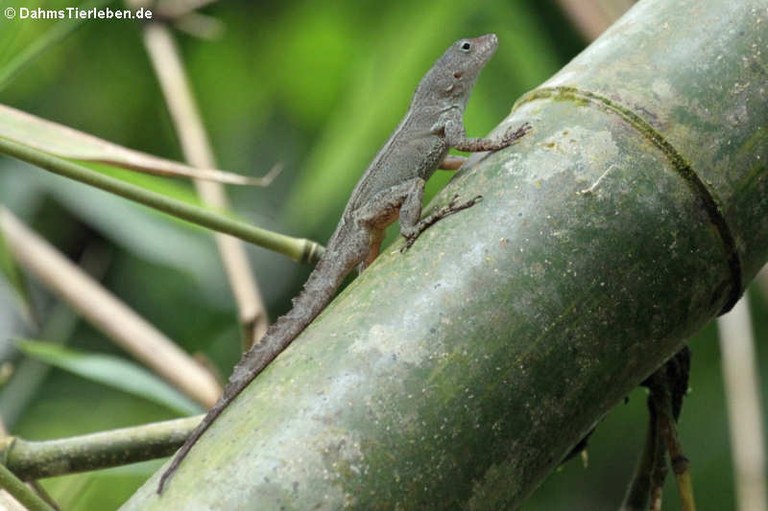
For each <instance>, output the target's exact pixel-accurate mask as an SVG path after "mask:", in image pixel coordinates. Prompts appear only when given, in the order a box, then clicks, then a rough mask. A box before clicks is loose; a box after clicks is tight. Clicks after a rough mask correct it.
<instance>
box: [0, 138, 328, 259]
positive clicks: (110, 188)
mask: <svg viewBox="0 0 768 511" xmlns="http://www.w3.org/2000/svg"><path fill="white" fill-rule="evenodd" d="M0 154H6V155H8V156H12V157H14V158H17V159H19V160H21V161H25V162H27V163H30V164H32V165H35V166H37V167H40V168H42V169H45V170H47V171H49V172H53V173H55V174H59V175H61V176H64V177H66V178H69V179H73V180H75V181H79V182H81V183H84V184H87V185H89V186H93V187H95V188H100V189H102V190H104V191H107V192H110V193H113V194H115V195H119V196H120V197H124V198H126V199H129V200H132V201H134V202H138V203H139V204H143V205H145V206H149V207H151V208H154V209H157V210H159V211H162V212H164V213H168V214H169V215H173V216H176V217H178V218H181V219H183V220H187V221H188V222H192V223H195V224H198V225H201V226H203V227H207V228H209V229H213V230H214V231H218V232H222V233H225V234H230V235H232V236H235V237H236V238H240V239H242V240H243V241H247V242H249V243H253V244H254V245H258V246H260V247H263V248H266V249H268V250H273V251H275V252H278V253H280V254H283V255H286V256H288V257H290V258H291V259H293V260H295V261H300V262H316V261H317V260H318V259H319V258H320V256H321V255H322V250H323V249H322V247H321V246H320V245H318V244H317V243H314V242H312V241H309V240H305V239H299V238H292V237H290V236H285V235H284V234H279V233H276V232H272V231H268V230H266V229H261V228H259V227H256V226H253V225H250V224H247V223H245V222H242V221H239V220H236V219H234V218H231V217H228V216H225V215H222V214H220V213H216V212H214V211H211V210H209V209H206V208H203V207H200V206H195V205H193V204H187V203H186V202H182V201H179V200H176V199H172V198H170V197H166V196H164V195H162V194H159V193H157V192H153V191H151V190H146V189H144V188H142V187H140V186H136V185H134V184H131V183H128V182H125V181H122V180H120V179H116V178H113V177H110V176H107V175H104V174H101V173H99V172H96V171H94V170H91V169H89V168H87V167H84V166H82V165H78V164H76V163H73V162H71V161H68V160H65V159H63V158H58V157H56V156H53V155H50V154H48V153H43V152H40V151H37V150H35V149H32V148H29V147H27V146H25V145H22V144H19V143H17V142H14V141H12V140H8V139H4V138H0Z"/></svg>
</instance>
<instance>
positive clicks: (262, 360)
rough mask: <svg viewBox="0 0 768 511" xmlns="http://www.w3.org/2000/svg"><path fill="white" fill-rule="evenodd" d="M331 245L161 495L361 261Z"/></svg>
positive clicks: (239, 371) (240, 367) (237, 373)
mask: <svg viewBox="0 0 768 511" xmlns="http://www.w3.org/2000/svg"><path fill="white" fill-rule="evenodd" d="M328 245H329V247H328V250H327V251H326V254H325V256H324V257H323V258H322V259H321V260H320V262H319V263H318V264H317V266H316V267H315V269H314V271H313V272H312V273H311V274H310V276H309V278H308V279H307V282H306V283H305V284H304V289H303V290H302V292H301V293H299V295H298V296H297V297H296V298H294V299H293V308H292V309H291V310H290V311H289V312H288V313H287V314H285V315H283V316H281V317H280V318H279V319H278V320H277V321H276V322H275V323H274V324H273V325H272V326H270V327H269V329H267V332H266V334H265V335H264V337H263V338H262V339H261V341H259V342H258V343H256V344H254V345H253V346H252V347H251V349H249V350H248V351H247V352H246V353H245V355H244V356H243V358H242V359H241V360H240V362H238V364H237V365H236V366H235V369H234V371H233V373H232V376H231V377H230V379H229V383H228V384H227V386H226V387H225V388H224V392H223V394H222V396H221V397H220V398H219V400H218V401H217V402H216V404H214V405H213V407H212V408H211V409H210V410H208V413H207V414H206V415H205V417H203V420H202V421H201V422H200V424H199V425H198V426H197V427H196V428H195V429H194V430H193V431H192V433H191V434H190V435H189V437H188V438H187V440H186V442H184V445H182V446H181V448H180V449H179V450H178V451H177V452H176V455H175V456H174V457H173V460H171V464H170V465H169V466H168V468H167V469H166V470H165V472H163V475H162V476H160V482H159V483H158V486H157V493H158V494H161V493H162V492H163V489H164V487H165V484H166V483H167V482H168V480H169V479H170V478H171V476H172V475H173V473H174V472H175V471H176V469H177V468H178V467H179V465H180V464H181V462H182V461H183V460H184V458H186V456H187V454H188V453H189V451H190V449H191V448H192V446H193V445H194V444H195V443H196V442H197V440H198V439H199V438H200V437H201V436H202V435H203V433H205V431H206V430H207V429H208V427H209V426H210V425H211V424H212V423H213V421H214V420H215V419H216V418H217V417H218V416H219V415H221V413H222V412H223V411H224V409H225V408H226V407H227V405H229V403H231V402H232V400H233V399H234V398H236V397H237V396H238V395H239V394H240V393H241V392H242V391H243V390H244V389H245V388H246V387H247V386H248V384H249V383H250V382H251V381H253V379H254V378H255V377H256V376H257V375H258V374H259V373H260V372H261V371H262V370H263V369H264V368H265V367H266V366H267V365H268V364H269V363H270V362H272V360H274V359H275V358H276V357H277V356H278V355H279V354H280V353H281V352H282V351H283V350H284V349H285V348H286V347H288V345H289V344H290V343H291V342H292V341H293V340H294V339H295V338H296V337H297V336H298V335H299V334H300V333H301V332H302V330H304V329H305V328H306V327H307V325H309V323H311V322H312V320H313V319H315V318H316V317H317V316H318V314H320V312H322V310H323V309H324V308H325V307H326V306H327V305H328V303H329V302H330V301H331V299H332V298H333V296H334V293H335V291H336V289H338V287H339V286H340V285H341V282H342V281H343V280H344V277H346V276H347V274H348V273H349V272H350V271H352V269H353V268H354V267H355V265H356V264H357V263H358V262H359V260H360V258H358V257H356V254H355V257H337V256H336V254H332V253H331V252H332V247H331V243H329V244H328ZM329 255H330V257H329Z"/></svg>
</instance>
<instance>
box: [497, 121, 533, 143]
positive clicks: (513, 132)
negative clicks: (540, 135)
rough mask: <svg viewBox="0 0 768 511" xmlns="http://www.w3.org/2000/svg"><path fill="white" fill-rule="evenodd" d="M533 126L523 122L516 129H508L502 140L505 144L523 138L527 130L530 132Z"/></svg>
mask: <svg viewBox="0 0 768 511" xmlns="http://www.w3.org/2000/svg"><path fill="white" fill-rule="evenodd" d="M532 129H533V128H532V127H531V125H530V124H529V123H527V122H526V123H523V125H522V126H520V127H519V128H517V129H509V130H507V132H506V133H504V137H503V141H504V144H506V145H511V144H513V143H514V142H516V141H517V140H519V139H521V138H523V137H524V136H525V135H526V134H528V132H530V131H531V130H532Z"/></svg>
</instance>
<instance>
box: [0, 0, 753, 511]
mask: <svg viewBox="0 0 768 511" xmlns="http://www.w3.org/2000/svg"><path fill="white" fill-rule="evenodd" d="M22 5H25V6H28V7H30V8H33V7H37V6H42V7H46V8H59V7H65V6H72V5H81V3H80V2H77V1H75V0H71V1H58V0H56V1H53V0H52V1H47V2H16V1H13V0H11V1H8V0H4V1H0V9H5V8H6V7H8V6H12V7H16V8H18V7H21V6H22ZM109 5H110V6H111V7H113V8H122V7H123V6H122V4H119V3H116V2H111V3H109ZM1 12H2V11H0V13H1ZM203 12H204V13H205V14H208V15H211V16H213V17H215V18H217V19H218V20H220V21H221V22H222V23H223V26H224V31H223V33H222V34H221V35H220V36H219V37H217V38H216V39H214V40H211V41H205V40H200V39H198V38H194V37H191V36H189V35H185V34H179V36H178V40H179V43H180V46H181V49H182V53H183V56H184V59H185V62H186V65H187V66H188V67H187V70H188V74H189V77H190V79H191V81H192V83H193V86H194V91H195V94H196V97H197V100H198V101H199V105H200V109H201V111H202V115H203V117H204V120H205V123H206V125H207V128H208V131H209V135H210V137H211V139H212V142H213V146H214V148H215V151H216V153H217V156H218V158H219V163H220V165H219V166H220V167H221V168H224V169H226V170H230V171H235V172H239V173H243V174H249V175H260V174H262V173H264V172H266V171H267V170H268V169H269V168H270V167H271V165H272V164H273V163H274V162H276V161H283V162H285V164H286V171H285V172H284V173H283V174H282V175H281V176H280V177H279V178H278V180H277V181H276V182H275V183H274V184H273V185H272V186H271V187H270V188H268V189H253V188H247V189H246V188H240V189H230V191H231V196H232V198H233V203H234V207H235V209H236V210H237V211H238V212H239V213H241V214H243V215H244V216H245V217H247V218H249V219H250V220H251V221H252V222H254V223H256V224H258V225H261V226H264V227H267V228H271V229H275V230H278V231H282V232H285V233H287V234H291V235H297V236H305V237H312V238H316V239H318V240H321V241H322V240H325V239H326V237H327V236H328V235H329V233H330V232H331V230H332V229H333V227H334V225H335V222H336V219H337V216H338V214H339V213H340V211H341V209H342V208H343V206H344V202H345V199H346V197H347V196H348V194H349V192H350V190H351V188H352V186H353V185H354V182H355V181H356V179H357V177H358V176H359V175H360V173H361V172H362V171H363V170H364V169H365V167H366V164H367V162H368V161H369V160H370V158H371V157H372V156H373V155H374V154H375V153H376V151H377V150H378V148H379V146H380V145H381V144H382V143H383V141H384V140H385V139H386V137H387V135H388V134H389V132H390V131H391V130H392V129H393V128H394V126H395V125H396V124H397V122H398V121H399V119H400V117H401V116H402V114H403V113H404V112H405V110H406V108H407V103H408V101H409V97H410V94H411V92H412V91H413V89H414V87H415V85H416V84H417V82H418V80H419V78H420V77H421V75H422V74H423V73H424V72H425V71H426V70H427V69H428V68H429V66H430V65H431V63H432V62H433V61H434V59H435V58H436V57H437V56H438V55H439V54H440V53H441V52H442V51H443V49H444V48H445V47H446V46H447V45H448V44H450V43H451V42H452V41H454V40H455V39H457V38H459V37H462V36H466V35H478V34H481V33H486V32H496V33H497V34H498V35H499V39H500V48H499V51H498V53H497V55H496V57H495V59H494V60H493V61H492V62H491V64H490V65H489V66H488V68H487V69H486V70H485V71H484V73H483V74H482V75H481V77H480V80H479V83H478V85H477V87H476V91H475V94H474V95H473V99H472V101H471V102H470V105H469V110H468V112H467V118H466V124H467V131H468V133H469V134H470V135H475V136H478V135H482V134H484V133H486V132H487V131H488V130H490V129H491V128H492V127H493V126H494V125H495V123H496V122H498V121H499V120H501V119H502V118H503V117H504V116H505V114H506V113H507V111H508V110H509V108H510V107H511V106H512V103H513V102H514V100H515V98H517V97H518V96H519V95H520V94H521V93H523V92H524V91H526V90H529V89H531V88H533V87H535V86H536V85H538V84H539V83H541V82H542V81H543V80H545V79H546V78H547V77H548V76H549V75H550V74H552V73H553V72H554V71H556V70H557V69H558V68H559V67H560V66H562V65H563V64H564V63H565V62H567V61H568V59H569V58H570V57H572V56H573V55H575V54H576V53H578V52H579V51H580V50H581V49H582V47H583V46H584V44H585V43H584V42H582V41H581V40H580V39H579V38H578V37H577V36H576V34H575V32H574V31H573V29H572V28H571V27H570V25H569V23H568V21H567V20H566V19H565V18H564V17H563V16H562V15H561V13H560V11H559V10H558V9H557V7H556V5H555V4H554V3H553V2H552V1H545V2H539V1H536V0H482V1H478V2H459V1H458V0H424V1H421V2H410V1H407V0H396V1H392V2H386V3H382V2H378V1H373V0H341V1H338V2H333V3H331V2H326V3H322V4H321V3H318V2H311V1H307V0H305V1H293V2H248V1H245V0H241V1H227V2H218V3H214V4H212V5H210V6H208V7H206V8H205V9H204V11H203ZM65 25H66V26H65ZM70 25H71V26H70ZM63 27H64V28H63ZM34 45H39V46H40V48H41V50H40V51H39V53H38V54H37V55H36V56H34V53H35V52H32V51H31V50H30V48H32V47H33V46H34ZM24 55H33V56H34V58H32V57H29V58H27V57H24ZM20 56H21V57H20ZM22 57H23V58H22ZM11 71H12V72H13V73H12V74H10V73H11ZM5 72H8V73H9V74H8V80H7V81H4V82H3V81H2V80H0V83H4V86H3V88H0V102H1V103H5V104H8V105H11V106H14V107H16V108H20V109H22V110H25V111H27V112H30V113H33V114H36V115H39V116H41V117H43V118H46V119H50V120H54V121H57V122H61V123H63V124H66V125H69V126H72V127H74V128H77V129H79V130H82V131H85V132H88V133H92V134H94V135H97V136H100V137H102V138H105V139H108V140H110V141H113V142H116V143H119V144H122V145H125V146H127V147H131V148H135V149H139V150H143V151H147V152H150V153H153V154H157V155H160V156H165V157H171V158H177V159H178V158H179V157H180V151H179V149H178V144H177V139H176V136H175V135H174V133H173V130H172V127H171V125H170V122H169V119H168V114H167V111H166V109H165V106H164V103H163V100H162V96H161V94H160V91H159V88H158V84H157V81H156V79H155V77H154V74H153V72H152V68H151V65H150V63H149V62H148V59H147V55H146V52H145V51H144V48H143V44H142V41H141V35H140V31H139V26H137V25H136V24H134V23H131V22H126V21H111V22H110V21H84V22H80V23H74V22H64V21H53V20H18V19H17V20H8V19H5V18H2V17H0V77H3V76H4V75H3V73H5ZM449 178H450V175H449V174H447V173H439V175H438V176H436V178H435V179H434V182H432V183H431V184H430V186H429V188H428V196H431V194H432V193H434V191H435V190H436V189H439V188H440V187H441V186H442V185H443V184H444V183H445V182H446V180H447V179H449ZM183 186H186V185H183ZM0 203H2V204H4V205H6V206H7V207H9V208H10V209H12V210H13V211H15V212H16V213H17V214H19V215H20V216H22V217H23V218H24V219H25V220H26V221H27V222H28V223H30V224H31V225H33V226H34V227H35V228H36V229H37V230H38V231H39V232H41V233H42V234H43V235H44V236H45V237H46V238H47V239H49V240H51V241H52V242H53V243H55V244H56V245H57V246H58V247H59V248H60V249H61V250H63V251H64V252H65V253H66V254H68V255H69V256H71V257H73V258H76V259H79V258H81V257H83V256H85V257H86V259H93V258H94V257H95V258H97V259H98V260H99V261H100V262H99V264H98V265H97V266H99V267H102V268H104V276H103V278H102V279H101V280H102V281H103V282H104V284H105V285H106V286H107V287H108V288H110V289H111V290H112V291H113V292H114V293H116V294H117V295H118V296H120V297H121V298H122V299H124V300H125V301H126V302H128V303H129V304H130V305H131V306H132V307H134V308H135V309H136V310H137V311H138V312H139V313H140V314H142V315H144V316H145V317H146V318H147V319H148V320H149V321H151V322H153V323H154V324H155V325H157V326H158V327H159V328H160V329H161V330H163V331H164V332H165V333H167V334H168V335H170V336H171V337H172V338H173V339H175V340H176V341H177V342H179V343H181V344H182V345H183V346H184V347H185V348H186V349H187V350H189V351H193V352H194V351H202V352H204V353H205V354H206V355H207V356H208V357H209V358H210V359H211V360H212V361H213V362H214V363H215V364H216V365H217V366H218V367H219V368H221V372H222V374H227V373H228V371H229V369H230V367H231V365H232V364H233V363H234V362H235V360H236V359H237V357H238V347H239V332H238V327H237V324H236V315H235V311H234V305H233V302H232V299H231V297H230V295H229V292H228V289H227V287H226V284H225V281H224V278H223V272H222V270H221V267H220V264H219V263H218V260H217V257H216V252H215V249H214V246H213V243H212V242H211V240H210V239H209V237H208V236H207V235H206V234H205V233H202V232H200V230H199V229H192V228H187V227H184V226H180V225H179V222H174V221H170V220H168V219H167V218H166V217H164V216H162V215H160V214H156V213H154V212H151V211H148V210H146V209H144V208H142V207H139V206H135V205H133V204H130V203H127V202H126V201H123V200H121V199H117V198H114V197H110V196H107V195H106V194H104V193H102V192H99V191H94V190H90V189H87V188H85V187H83V186H81V185H78V184H75V183H69V182H66V181H65V180H63V179H61V178H59V177H55V176H51V175H48V174H45V173H43V172H42V171H40V170H37V169H34V168H32V167H29V166H26V165H23V164H20V163H18V162H15V161H12V160H9V159H7V158H2V159H0ZM249 254H250V256H251V259H252V261H253V264H254V271H255V274H256V276H257V278H258V279H259V282H260V285H261V289H262V291H263V293H264V295H265V299H266V302H267V306H268V308H269V310H270V312H271V313H272V314H273V316H274V315H277V314H279V313H281V312H283V311H284V310H285V309H286V308H287V307H288V304H289V300H288V298H289V297H290V296H292V295H293V294H294V293H295V292H296V291H297V289H298V287H299V286H300V284H301V282H302V279H303V276H304V275H305V274H306V272H307V269H306V268H298V267H296V265H294V264H293V263H291V262H289V261H287V260H285V259H284V258H282V257H280V256H277V255H274V254H269V253H267V252H265V251H264V250H262V249H258V248H253V249H249ZM34 291H35V296H36V302H37V305H38V306H39V307H40V309H41V310H42V311H43V313H42V317H43V318H45V317H46V311H50V310H51V309H52V307H53V306H54V304H55V303H56V300H55V298H53V297H51V296H50V295H48V294H47V293H46V292H45V291H44V290H41V289H35V290H34ZM10 293H12V291H8V290H7V284H6V283H5V282H2V283H0V356H2V358H3V359H4V360H5V359H9V358H10V357H11V356H12V352H11V349H10V348H8V347H7V346H4V345H3V341H4V340H5V339H6V338H9V337H11V336H21V335H24V334H25V333H26V332H27V331H26V330H25V327H24V326H23V324H22V323H21V322H19V321H18V317H19V315H20V311H19V310H18V305H17V304H16V303H15V302H14V301H13V299H12V298H11V299H4V298H3V297H4V296H7V295H9V294H10ZM753 296H754V297H755V298H756V299H755V300H753V313H754V315H755V317H756V318H759V319H761V320H764V318H765V303H764V301H762V300H761V299H760V297H759V296H758V295H757V294H754V293H753ZM757 329H758V331H757V334H758V338H761V337H762V338H764V337H765V336H766V326H765V323H764V321H763V322H761V323H758V325H757ZM65 337H67V339H68V342H69V343H71V344H72V345H73V346H74V347H76V348H77V349H79V350H85V351H93V352H99V353H113V354H114V353H117V354H120V355H121V356H122V354H121V353H119V352H118V350H117V349H115V348H114V347H112V345H111V344H109V343H108V342H107V341H105V339H104V338H103V336H102V335H101V334H99V333H97V332H94V331H93V330H92V329H91V328H90V327H88V326H87V325H84V324H80V325H79V326H78V327H77V328H76V329H75V330H74V333H72V334H67V335H66V336H65ZM692 348H693V352H694V359H693V373H692V379H691V387H692V389H693V392H692V393H691V395H690V396H689V398H688V399H687V401H686V405H685V407H684V410H683V419H682V425H681V432H682V440H683V442H684V444H683V445H684V448H685V449H686V452H687V454H688V456H689V458H690V459H691V461H692V470H693V477H694V484H695V490H696V493H697V497H698V498H699V499H700V502H701V504H702V508H704V509H728V508H731V507H732V506H733V483H732V477H731V466H730V457H729V456H730V455H729V447H728V438H727V425H726V420H725V404H724V397H723V390H722V381H721V377H720V373H719V365H718V353H717V344H716V338H715V331H714V328H712V327H709V328H707V329H705V331H704V332H702V333H701V334H700V335H698V336H697V337H696V338H695V339H694V340H693V341H692ZM761 355H762V356H761V357H760V361H761V362H762V363H761V369H762V371H761V373H762V374H766V370H767V369H768V357H766V356H765V348H762V353H761ZM20 370H21V369H20ZM17 376H19V377H23V374H22V375H17ZM14 388H16V387H13V386H9V387H6V388H5V389H4V390H5V392H3V394H2V396H0V405H2V406H3V407H11V405H13V408H14V409H19V410H23V413H22V414H21V415H20V417H19V418H18V421H13V420H11V419H12V418H9V417H5V419H6V420H7V421H9V422H8V423H7V424H6V425H7V426H8V427H9V428H10V430H11V432H12V433H14V434H18V435H22V436H24V437H27V438H30V439H44V438H55V437H60V436H65V435H74V434H79V433H85V432H90V431H97V430H102V429H109V428H113V427H121V426H128V425H134V424H140V423H143V422H147V421H152V420H160V419H164V418H170V417H171V415H170V413H169V412H168V410H166V409H164V408H162V407H160V406H157V405H155V404H152V403H150V402H148V401H145V400H142V399H139V398H136V397H134V396H130V395H127V394H124V393H120V392H118V391H116V390H113V389H109V388H106V387H104V386H100V385H97V384H94V383H91V382H87V381H85V380H83V379H80V378H78V377H76V376H73V375H71V374H68V373H65V372H62V371H59V370H52V371H51V372H50V373H49V375H48V377H47V378H46V379H45V380H44V381H43V383H42V385H40V386H39V387H35V388H32V389H27V390H25V392H13V393H11V390H12V389H14ZM767 390H768V389H765V386H764V388H763V395H768V391H767ZM644 401H645V398H644V393H643V391H641V390H638V391H635V392H634V393H633V394H632V395H631V396H629V400H628V402H627V403H626V404H624V405H619V406H618V407H617V409H615V410H614V411H613V412H611V413H610V414H609V415H608V416H607V417H606V418H605V420H604V421H603V422H602V423H601V424H600V425H599V426H598V428H597V431H596V432H595V434H594V435H593V436H592V438H591V440H590V443H589V446H590V447H589V465H588V467H587V468H583V467H582V466H581V463H580V462H579V461H578V458H577V459H575V460H573V461H570V462H568V463H567V464H566V465H564V466H563V467H562V468H561V470H559V471H558V472H557V473H556V474H554V475H552V476H551V477H550V478H549V480H548V481H547V482H545V483H544V485H543V486H542V487H541V488H540V489H539V490H538V491H537V492H536V493H535V494H534V495H533V497H532V498H531V499H530V501H529V502H528V503H527V504H526V505H525V506H524V509H525V510H527V511H533V510H538V509H547V510H556V509H563V510H566V509H567V510H572V509H589V510H595V509H615V508H616V507H617V506H618V503H619V502H620V500H621V497H622V496H623V493H624V490H625V487H626V484H627V482H628V480H629V477H630V475H631V472H632V468H633V465H634V462H635V459H636V457H637V455H638V454H639V448H640V445H641V443H642V439H643V435H644V428H645V421H646V416H645V405H644ZM4 409H5V408H4ZM157 466H158V463H157V462H154V463H146V464H139V465H136V466H132V467H123V468H120V469H112V470H106V471H101V472H98V473H93V474H82V475H72V476H66V477H59V478H55V479H51V480H48V481H45V482H44V485H45V487H46V488H47V489H48V490H49V491H50V492H51V494H52V495H53V497H54V498H55V499H56V500H57V501H59V502H60V503H61V504H62V506H63V508H64V509H75V510H78V509H82V510H89V509H113V508H115V507H117V506H118V505H119V504H120V502H122V501H123V500H124V499H125V498H126V497H127V496H128V495H130V493H131V492H132V491H133V489H135V488H136V487H137V486H138V485H139V484H140V483H141V482H142V481H143V480H144V478H145V477H147V476H148V475H149V474H150V473H151V472H152V471H154V470H155V469H156V468H157ZM667 486H668V487H667V495H666V499H667V501H668V503H669V504H670V506H671V508H675V505H676V498H677V497H676V496H675V494H674V485H673V484H668V485H667Z"/></svg>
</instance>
